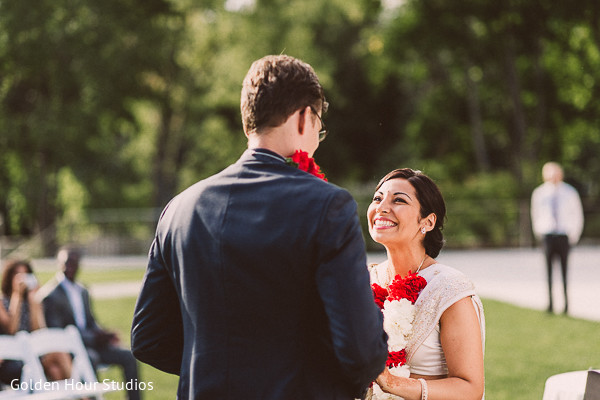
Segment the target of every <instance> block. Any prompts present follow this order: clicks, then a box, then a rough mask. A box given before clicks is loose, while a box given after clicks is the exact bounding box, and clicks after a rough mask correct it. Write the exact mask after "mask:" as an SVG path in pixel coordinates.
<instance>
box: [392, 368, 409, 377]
mask: <svg viewBox="0 0 600 400" xmlns="http://www.w3.org/2000/svg"><path fill="white" fill-rule="evenodd" d="M390 373H391V374H392V375H394V376H399V377H402V378H409V377H410V368H409V367H408V365H403V366H398V367H392V368H390Z"/></svg>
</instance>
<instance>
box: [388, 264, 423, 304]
mask: <svg viewBox="0 0 600 400" xmlns="http://www.w3.org/2000/svg"><path fill="white" fill-rule="evenodd" d="M426 285H427V281H426V280H425V278H423V277H422V276H419V275H417V274H414V273H412V272H411V273H409V274H408V276H407V277H406V278H402V277H401V276H396V279H394V281H393V282H392V283H391V284H390V286H389V293H390V295H389V300H390V301H392V300H400V299H408V300H409V301H410V302H411V303H413V304H414V303H415V301H417V298H418V297H419V293H421V290H423V288H424V287H425V286H426Z"/></svg>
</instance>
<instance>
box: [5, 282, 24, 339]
mask: <svg viewBox="0 0 600 400" xmlns="http://www.w3.org/2000/svg"><path fill="white" fill-rule="evenodd" d="M22 309H23V295H22V294H21V293H20V292H19V291H18V290H13V293H12V295H11V296H10V306H9V307H8V316H9V323H8V334H9V335H14V334H15V333H17V330H18V329H19V325H20V324H21V311H22Z"/></svg>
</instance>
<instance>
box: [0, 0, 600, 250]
mask: <svg viewBox="0 0 600 400" xmlns="http://www.w3.org/2000/svg"><path fill="white" fill-rule="evenodd" d="M280 53H285V54H289V55H291V56H295V57H298V58H301V59H302V60H304V61H306V62H308V63H310V64H311V65H312V66H313V67H314V68H315V70H316V72H317V74H318V75H319V77H320V80H321V82H322V84H323V86H324V89H325V93H326V97H327V100H328V101H329V103H330V108H329V112H328V113H327V115H326V116H325V122H326V124H327V126H328V128H329V130H330V136H329V137H328V139H327V140H326V141H325V142H323V143H322V145H321V147H320V148H319V150H318V152H317V153H316V159H317V161H318V163H319V164H320V165H321V167H322V169H323V170H324V172H325V173H326V174H327V176H328V178H329V180H330V182H332V183H335V184H337V185H340V186H343V187H345V188H347V189H349V190H350V191H351V192H352V194H353V195H354V196H355V198H356V199H357V201H358V203H359V206H360V209H359V212H360V215H361V217H363V216H364V213H365V210H366V206H367V204H368V202H369V201H370V198H371V195H372V192H373V190H374V186H375V184H376V182H377V181H378V180H379V178H380V177H381V176H382V175H384V173H386V172H387V171H389V170H391V169H393V168H397V167H411V168H415V169H421V170H423V171H424V172H425V173H427V174H428V175H429V176H431V177H432V178H434V179H435V180H436V182H437V183H438V184H439V186H440V187H441V189H442V192H443V193H444V195H445V197H446V200H447V203H448V215H449V217H448V222H447V228H446V233H445V234H446V238H447V243H448V246H449V247H450V248H481V247H488V248H489V247H530V246H532V245H533V242H534V241H533V236H532V233H531V224H530V220H529V202H530V195H531V191H532V190H533V188H534V187H535V186H537V185H538V184H540V183H541V182H542V179H541V173H540V171H541V166H542V165H543V163H545V162H546V161H549V160H554V161H558V162H560V163H561V164H562V165H563V166H564V168H565V174H566V177H565V178H566V179H565V180H566V181H567V182H569V183H570V184H572V185H573V186H575V187H576V188H577V189H578V191H579V193H580V195H581V197H582V201H583V204H584V210H585V216H586V225H585V230H584V234H583V239H582V240H583V242H584V243H587V244H595V243H598V242H600V187H599V182H598V176H600V157H599V156H598V155H599V154H600V124H599V116H600V95H599V94H600V3H598V2H597V1H596V0H580V1H578V2H577V4H576V5H574V4H572V3H570V2H555V1H551V0H505V1H489V0H460V1H459V0H417V1H414V0H381V1H379V0H329V1H317V0H312V1H308V0H302V1H300V0H226V1H223V0H202V1H201V0H196V1H191V0H143V1H142V0H104V1H101V2H99V1H91V0H76V1H73V0H69V1H65V0H52V1H50V0H38V1H36V2H35V3H34V4H32V3H31V2H30V1H14V0H9V1H0V246H1V247H0V248H1V256H2V257H3V258H4V257H6V256H10V255H11V254H13V255H14V254H18V253H22V254H26V255H27V256H29V257H47V256H52V255H53V254H55V251H56V248H57V246H58V245H60V244H64V243H66V242H77V243H80V244H82V245H84V246H85V248H86V251H87V254H88V255H92V256H94V255H97V256H103V255H136V254H144V253H146V252H147V249H148V246H149V243H150V241H151V239H152V236H153V232H154V228H155V225H156V220H157V217H158V215H159V213H160V210H161V208H162V207H163V206H164V205H165V204H166V202H167V201H168V200H169V199H170V198H171V197H172V196H173V195H175V194H177V193H178V192H179V191H181V190H183V189H184V188H185V187H187V186H189V185H190V184H192V183H194V182H196V181H198V180H200V179H202V178H205V177H207V176H209V175H211V174H213V173H215V172H218V171H219V170H221V169H223V168H224V167H225V166H227V165H228V164H230V163H232V162H234V161H235V160H236V159H237V158H238V157H239V156H240V154H241V152H242V151H243V150H244V149H245V144H246V140H245V136H244V134H243V131H242V127H241V121H240V113H239V97H240V90H241V82H242V79H243V77H244V75H245V73H246V71H247V70H248V68H249V66H250V64H251V63H252V61H254V60H255V59H257V58H260V57H262V56H264V55H266V54H280ZM365 232H366V231H365ZM368 243H369V247H370V250H376V248H375V247H374V246H376V245H375V244H374V243H372V242H371V241H370V240H369V241H368Z"/></svg>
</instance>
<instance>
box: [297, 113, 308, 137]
mask: <svg viewBox="0 0 600 400" xmlns="http://www.w3.org/2000/svg"><path fill="white" fill-rule="evenodd" d="M309 108H310V107H308V106H307V107H305V108H304V109H303V110H298V133H300V134H301V135H303V134H304V131H305V129H306V126H307V125H308V120H307V118H310V116H309V115H308V109H309Z"/></svg>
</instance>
